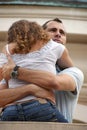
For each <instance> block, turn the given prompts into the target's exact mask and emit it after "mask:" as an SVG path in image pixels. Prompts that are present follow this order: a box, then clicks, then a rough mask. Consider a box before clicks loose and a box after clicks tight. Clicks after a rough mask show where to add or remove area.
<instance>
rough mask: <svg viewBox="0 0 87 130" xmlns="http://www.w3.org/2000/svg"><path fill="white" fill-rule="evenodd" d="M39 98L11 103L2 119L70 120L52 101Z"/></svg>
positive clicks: (2, 114)
mask: <svg viewBox="0 0 87 130" xmlns="http://www.w3.org/2000/svg"><path fill="white" fill-rule="evenodd" d="M45 101H46V102H45V103H41V102H40V101H38V100H33V101H29V102H26V103H21V104H15V105H9V106H7V107H5V108H4V109H3V111H2V113H1V121H39V122H40V121H43V122H68V121H67V120H66V119H65V118H64V116H63V115H62V114H61V113H60V112H59V111H58V110H57V108H56V106H55V105H54V104H53V103H51V102H50V101H47V100H45Z"/></svg>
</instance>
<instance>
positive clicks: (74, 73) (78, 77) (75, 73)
mask: <svg viewBox="0 0 87 130" xmlns="http://www.w3.org/2000/svg"><path fill="white" fill-rule="evenodd" d="M59 74H67V75H70V76H71V77H72V78H73V79H74V80H75V83H76V89H75V92H73V94H74V95H77V94H79V92H80V89H81V87H82V85H83V82H84V74H83V72H82V71H81V70H80V69H79V68H77V67H70V68H67V69H64V70H62V71H61V72H59Z"/></svg>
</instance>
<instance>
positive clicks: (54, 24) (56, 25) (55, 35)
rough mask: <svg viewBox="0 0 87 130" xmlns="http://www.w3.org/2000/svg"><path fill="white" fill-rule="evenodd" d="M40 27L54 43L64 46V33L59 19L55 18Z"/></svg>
mask: <svg viewBox="0 0 87 130" xmlns="http://www.w3.org/2000/svg"><path fill="white" fill-rule="evenodd" d="M42 27H43V29H45V30H46V31H47V32H48V33H49V35H50V37H51V38H52V39H53V40H54V41H56V42H58V43H62V44H66V31H65V28H64V25H63V23H62V21H61V20H60V19H58V18H55V19H52V20H49V21H47V22H46V23H44V24H43V25H42Z"/></svg>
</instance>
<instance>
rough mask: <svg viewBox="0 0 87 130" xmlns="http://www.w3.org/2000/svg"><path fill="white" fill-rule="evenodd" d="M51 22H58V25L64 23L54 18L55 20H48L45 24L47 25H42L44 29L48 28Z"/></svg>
mask: <svg viewBox="0 0 87 130" xmlns="http://www.w3.org/2000/svg"><path fill="white" fill-rule="evenodd" d="M51 21H56V22H58V23H63V22H62V21H61V20H60V19H59V18H54V19H51V20H48V21H47V22H45V23H44V24H43V25H42V27H43V29H46V28H47V24H48V23H49V22H51Z"/></svg>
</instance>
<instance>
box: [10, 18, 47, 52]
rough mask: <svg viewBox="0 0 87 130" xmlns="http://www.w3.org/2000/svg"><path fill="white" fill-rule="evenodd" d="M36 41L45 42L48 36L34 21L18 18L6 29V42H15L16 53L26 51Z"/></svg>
mask: <svg viewBox="0 0 87 130" xmlns="http://www.w3.org/2000/svg"><path fill="white" fill-rule="evenodd" d="M37 41H42V43H43V44H45V43H47V42H48V41H49V36H48V34H47V33H46V31H44V30H43V29H42V27H41V26H40V25H39V24H37V23H36V22H30V21H28V20H19V21H17V22H14V23H13V24H12V26H11V27H10V28H9V30H8V44H9V43H16V44H17V46H16V48H15V50H14V52H16V53H19V52H20V53H28V52H29V51H30V49H31V48H32V46H33V45H34V44H36V43H37Z"/></svg>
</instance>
